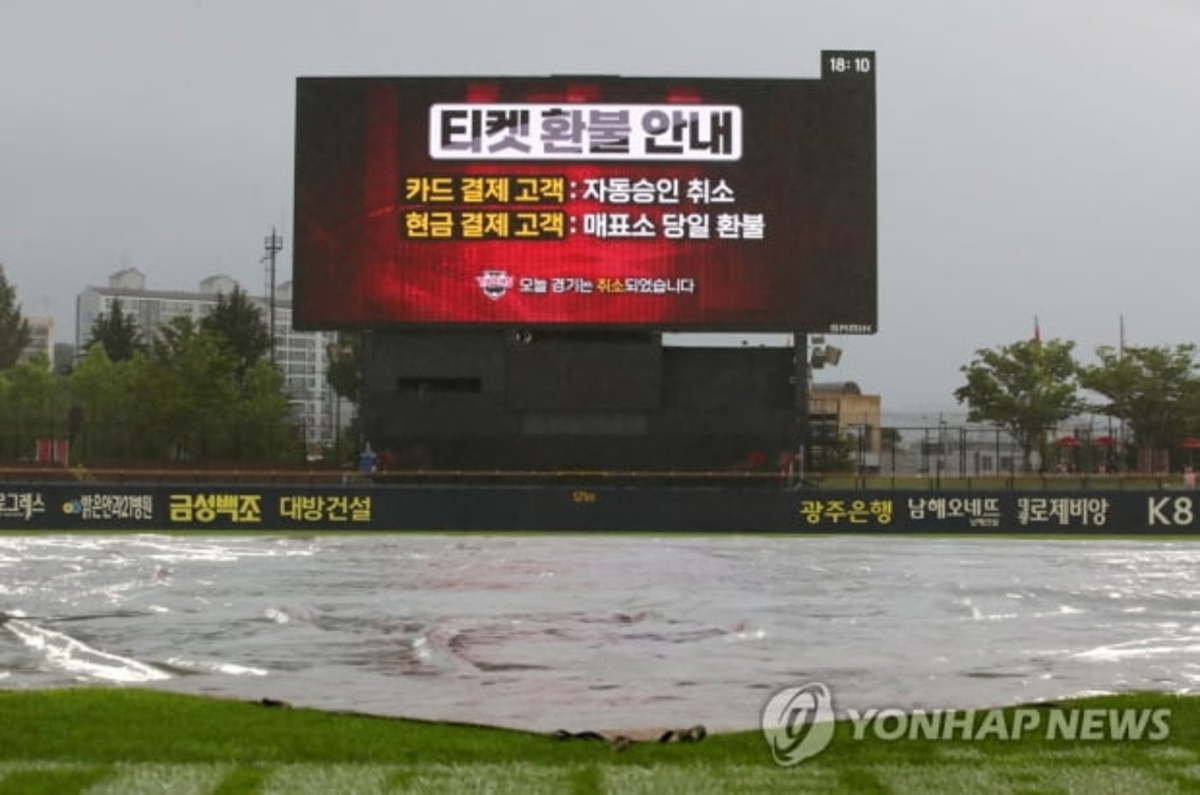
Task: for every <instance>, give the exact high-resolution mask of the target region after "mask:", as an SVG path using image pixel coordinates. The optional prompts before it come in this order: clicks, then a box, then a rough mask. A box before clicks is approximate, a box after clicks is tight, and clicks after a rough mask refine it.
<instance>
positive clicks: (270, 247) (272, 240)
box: [260, 226, 283, 364]
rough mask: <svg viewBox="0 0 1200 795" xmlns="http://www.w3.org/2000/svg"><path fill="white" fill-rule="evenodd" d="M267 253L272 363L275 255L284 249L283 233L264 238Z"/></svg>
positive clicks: (262, 260)
mask: <svg viewBox="0 0 1200 795" xmlns="http://www.w3.org/2000/svg"><path fill="white" fill-rule="evenodd" d="M263 246H264V248H265V249H266V253H265V254H263V257H262V259H261V260H260V262H265V263H267V322H268V323H270V324H271V364H275V255H276V254H278V253H279V252H280V251H282V250H283V235H277V234H275V227H274V226H272V227H271V234H269V235H267V236H266V237H265V238H263Z"/></svg>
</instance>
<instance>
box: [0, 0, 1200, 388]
mask: <svg viewBox="0 0 1200 795" xmlns="http://www.w3.org/2000/svg"><path fill="white" fill-rule="evenodd" d="M842 48H845V49H850V48H856V49H873V50H876V51H877V58H878V71H877V79H878V83H877V92H878V99H877V102H878V125H879V126H878V135H879V232H880V237H879V239H880V251H879V262H880V332H879V333H878V334H877V335H875V336H873V337H863V338H856V337H842V338H836V339H834V340H831V341H836V342H837V344H839V345H840V346H841V347H843V348H844V350H845V351H846V355H845V358H844V359H843V362H842V365H841V366H840V367H839V368H837V369H836V370H827V371H825V373H826V374H827V375H826V377H828V378H848V379H849V378H852V379H855V380H858V381H859V382H860V383H861V384H862V385H863V387H864V388H865V389H867V390H868V391H872V392H880V393H881V394H882V395H883V396H884V406H885V410H897V409H902V410H936V409H938V408H948V407H952V406H953V405H954V401H953V398H952V397H951V395H950V392H951V391H952V390H953V389H954V388H955V387H956V386H957V385H958V384H959V383H960V376H959V373H958V367H959V365H961V364H963V363H964V362H965V361H967V360H968V359H969V358H970V356H971V353H972V351H973V350H974V349H975V348H978V347H982V346H991V345H996V344H1001V343H1007V342H1011V341H1013V340H1015V339H1018V338H1022V337H1028V336H1029V335H1030V334H1031V332H1032V326H1033V316H1034V315H1035V314H1036V315H1038V316H1039V317H1040V319H1041V328H1042V333H1043V336H1044V337H1054V336H1059V337H1066V338H1071V339H1075V340H1077V341H1078V342H1079V346H1080V350H1081V351H1082V352H1083V353H1084V355H1085V358H1090V354H1091V351H1092V350H1093V349H1094V348H1095V347H1096V346H1097V345H1101V344H1115V343H1116V342H1117V329H1118V316H1119V315H1120V314H1122V313H1124V315H1125V318H1126V325H1127V329H1128V339H1129V342H1130V343H1131V344H1160V343H1172V344H1173V343H1176V342H1186V341H1193V340H1196V338H1197V335H1196V324H1195V318H1196V306H1197V302H1198V299H1200V290H1198V289H1197V287H1198V286H1200V278H1198V276H1197V271H1198V269H1200V243H1198V242H1197V229H1198V228H1200V191H1198V188H1200V80H1198V79H1197V78H1198V76H1200V64H1198V58H1200V2H1197V0H1141V2H1110V1H1108V0H1071V1H1070V2H1066V1H1056V0H1011V1H1010V2H1003V3H998V2H995V0H987V1H986V2H985V1H983V0H945V2H928V1H927V0H906V2H903V3H899V2H886V3H885V2H871V3H867V2H852V1H849V0H829V1H828V2H808V1H806V0H761V1H758V2H756V0H743V2H742V3H730V2H720V3H717V2H711V0H669V1H659V2H656V1H655V0H636V1H630V0H609V2H605V3H594V4H588V3H570V2H562V1H561V0H559V1H558V2H545V1H544V0H525V1H524V2H522V0H507V2H484V1H483V0H475V2H471V1H470V0H464V1H463V2H457V3H436V2H435V3H428V2H410V3H405V2H398V1H397V2H390V3H388V2H362V1H359V2H336V3H335V2H328V3H316V2H254V0H241V1H240V2H234V1H233V0H230V1H228V2H218V1H216V0H207V1H206V0H194V2H188V3H184V2H170V1H169V0H139V1H137V2H133V1H128V2H127V1H122V0H109V2H104V3H93V2H87V1H86V0H79V2H74V3H67V2H54V1H53V0H36V1H34V2H27V0H3V3H2V5H0V262H3V263H4V265H5V270H6V273H7V275H8V277H9V279H10V280H11V281H13V282H14V283H15V285H16V287H17V290H18V292H19V296H20V300H21V301H22V303H23V304H24V309H25V311H26V313H28V314H53V315H54V316H55V317H56V319H57V322H58V330H57V336H58V338H59V339H60V340H63V339H67V340H69V339H72V338H73V335H74V314H73V312H74V298H75V295H76V294H77V293H78V292H79V291H80V290H81V289H82V288H83V287H84V286H86V285H87V284H103V283H104V281H105V279H106V278H107V276H108V275H109V273H111V272H112V271H114V270H116V269H118V268H120V267H122V266H126V265H128V266H136V267H138V268H140V269H141V270H142V271H143V272H145V273H146V274H147V282H148V286H149V287H151V288H158V289H193V288H194V287H195V285H196V283H197V282H198V281H199V280H200V279H202V278H204V277H205V276H208V275H212V274H214V273H228V274H229V275H231V276H233V277H234V278H236V279H238V280H239V281H241V282H242V284H243V285H245V286H246V287H247V288H249V289H251V290H252V291H254V292H260V291H261V289H262V284H263V272H262V266H261V265H260V264H259V256H260V254H261V246H262V238H263V236H264V234H265V233H266V232H267V231H268V229H269V227H270V225H271V224H278V225H279V226H280V227H281V228H282V229H283V231H284V233H285V234H286V235H287V242H288V244H289V247H288V248H287V249H286V250H285V252H284V257H285V259H284V263H285V267H284V269H283V272H284V273H285V274H288V273H290V261H291V259H290V254H291V251H290V242H291V234H290V232H291V230H290V228H289V227H290V216H291V201H292V185H291V180H292V135H293V93H294V79H295V77H296V76H298V75H337V74H392V75H425V74H549V73H555V72H568V73H569V72H575V73H620V74H625V75H694V76H713V77H718V76H727V77H816V76H818V74H819V63H818V61H819V54H820V51H821V50H822V49H842Z"/></svg>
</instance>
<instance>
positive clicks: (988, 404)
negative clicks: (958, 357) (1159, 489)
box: [954, 339, 1200, 469]
mask: <svg viewBox="0 0 1200 795" xmlns="http://www.w3.org/2000/svg"><path fill="white" fill-rule="evenodd" d="M1074 348H1075V343H1074V342H1072V341H1069V340H1060V339H1051V340H1047V341H1045V342H1042V341H1041V340H1040V339H1032V340H1022V341H1018V342H1014V343H1012V344H1011V345H1002V346H999V347H994V348H981V349H979V350H977V351H976V352H975V356H974V358H973V359H972V360H971V361H970V362H969V363H967V364H965V365H963V366H962V368H961V371H962V373H963V374H964V376H965V378H966V382H965V383H964V384H963V385H962V386H961V387H959V388H958V389H957V390H955V392H954V396H955V398H956V399H957V400H958V401H959V402H960V403H964V404H966V405H967V407H968V410H969V413H968V418H969V419H970V421H972V422H990V423H994V424H996V425H999V426H1001V427H1003V428H1005V429H1006V430H1007V431H1008V432H1009V433H1010V434H1011V435H1012V437H1013V439H1014V440H1015V441H1016V442H1017V444H1018V445H1019V446H1020V447H1021V450H1022V452H1023V457H1024V465H1025V468H1026V469H1029V468H1030V467H1031V462H1032V457H1033V453H1034V452H1035V451H1036V452H1038V453H1040V456H1041V460H1042V461H1045V460H1046V459H1047V447H1048V445H1049V444H1051V443H1052V440H1051V438H1050V435H1051V434H1052V433H1053V432H1054V429H1055V428H1057V427H1058V426H1060V425H1061V424H1062V423H1064V422H1066V421H1068V420H1070V419H1071V418H1073V417H1078V416H1080V415H1081V414H1085V413H1094V414H1100V415H1102V416H1106V417H1110V418H1112V419H1113V420H1114V421H1116V422H1119V423H1121V424H1122V425H1123V426H1124V428H1125V430H1126V436H1125V438H1124V439H1121V440H1117V441H1118V442H1119V443H1121V444H1122V445H1123V446H1122V447H1121V448H1120V449H1117V450H1116V455H1117V456H1118V459H1119V464H1120V465H1121V466H1122V467H1124V468H1132V467H1134V466H1135V465H1136V462H1137V459H1136V457H1137V454H1138V451H1139V450H1141V451H1158V455H1157V458H1158V459H1159V460H1161V459H1162V458H1166V459H1168V460H1169V461H1170V462H1171V465H1172V466H1175V467H1179V466H1182V465H1184V463H1186V462H1189V461H1190V455H1191V453H1190V451H1188V450H1186V449H1184V448H1185V440H1188V439H1195V438H1197V437H1200V376H1198V371H1200V364H1198V363H1197V360H1196V346H1195V345H1193V344H1191V343H1182V344H1177V345H1174V346H1170V345H1158V346H1134V347H1124V348H1114V347H1111V346H1101V347H1100V348H1097V349H1096V359H1097V362H1096V363H1095V364H1090V365H1083V364H1080V363H1079V362H1078V361H1077V360H1076V359H1075V356H1074Z"/></svg>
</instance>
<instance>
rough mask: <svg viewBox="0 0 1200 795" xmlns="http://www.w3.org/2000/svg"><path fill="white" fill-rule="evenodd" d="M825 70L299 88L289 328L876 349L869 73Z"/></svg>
mask: <svg viewBox="0 0 1200 795" xmlns="http://www.w3.org/2000/svg"><path fill="white" fill-rule="evenodd" d="M821 60H822V68H821V77H820V78H819V79H795V80H766V79H713V78H619V77H602V76H564V77H538V78H527V77H516V78H499V77H497V78H487V77H479V78H468V77H452V78H443V77H439V78H411V77H396V78H390V77H366V78H342V77H331V78H300V79H299V80H298V81H297V96H296V170H295V179H296V205H295V213H296V215H295V251H294V265H295V276H294V282H295V290H294V301H295V303H294V318H295V323H296V326H297V327H299V328H337V327H388V326H393V327H395V326H437V325H447V324H457V325H473V326H507V327H538V326H553V327H592V328H598V327H608V326H629V327H639V328H658V329H680V330H683V329H690V330H710V329H711V330H721V329H745V330H807V331H825V332H832V333H872V332H874V331H875V325H876V232H875V224H876V207H875V81H874V74H875V59H874V54H873V53H870V52H859V51H854V52H841V51H839V52H825V53H823V54H822V59H821Z"/></svg>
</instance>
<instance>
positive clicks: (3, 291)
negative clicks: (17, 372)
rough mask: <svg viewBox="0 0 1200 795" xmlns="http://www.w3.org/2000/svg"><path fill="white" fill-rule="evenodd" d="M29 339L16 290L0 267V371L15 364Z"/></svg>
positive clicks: (1, 266)
mask: <svg viewBox="0 0 1200 795" xmlns="http://www.w3.org/2000/svg"><path fill="white" fill-rule="evenodd" d="M31 338H32V335H31V334H30V331H29V321H28V320H26V319H25V318H24V317H23V316H22V315H21V305H20V304H18V303H17V290H16V288H15V287H13V286H12V285H11V284H9V283H8V279H7V278H5V276H4V266H3V265H0V370H7V369H8V368H10V367H12V366H13V365H14V364H16V363H17V360H18V359H19V358H21V353H22V352H23V351H24V350H25V348H26V347H27V346H28V345H29V341H30V339H31Z"/></svg>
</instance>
